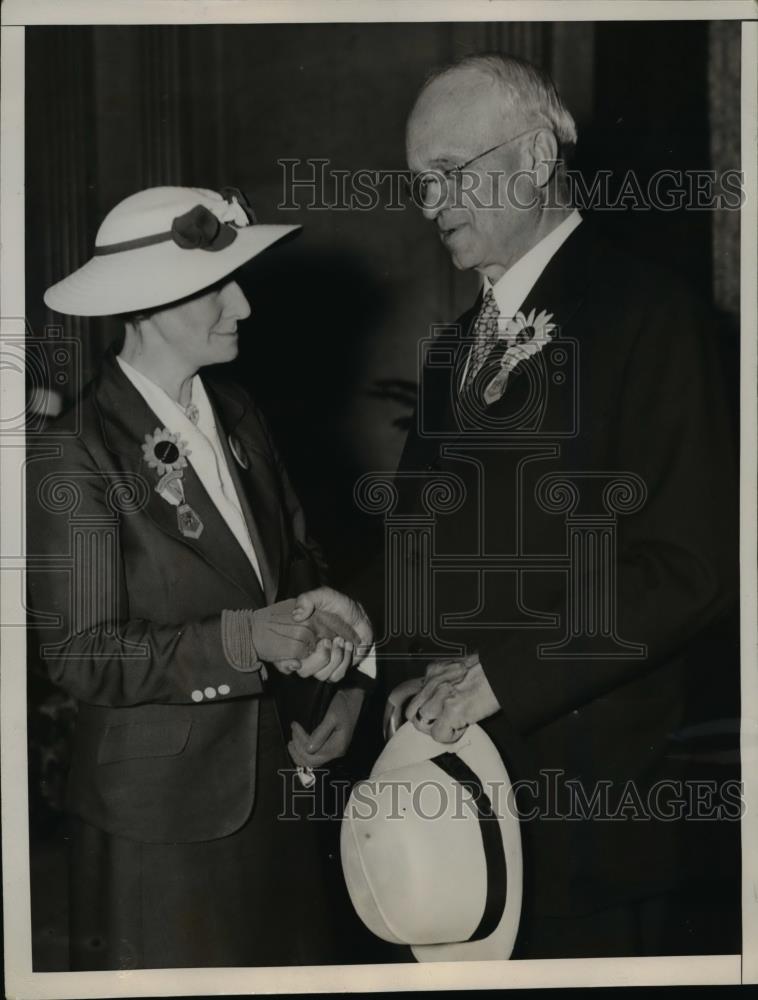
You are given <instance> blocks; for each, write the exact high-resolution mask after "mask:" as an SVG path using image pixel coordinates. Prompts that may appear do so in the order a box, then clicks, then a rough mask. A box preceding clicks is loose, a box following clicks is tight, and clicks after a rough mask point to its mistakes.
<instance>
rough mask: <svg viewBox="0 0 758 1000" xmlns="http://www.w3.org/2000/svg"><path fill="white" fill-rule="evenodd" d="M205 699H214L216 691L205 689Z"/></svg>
mask: <svg viewBox="0 0 758 1000" xmlns="http://www.w3.org/2000/svg"><path fill="white" fill-rule="evenodd" d="M205 697H206V698H215V697H216V689H215V688H210V687H208V688H206V689H205Z"/></svg>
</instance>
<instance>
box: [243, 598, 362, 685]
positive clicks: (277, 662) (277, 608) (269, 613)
mask: <svg viewBox="0 0 758 1000" xmlns="http://www.w3.org/2000/svg"><path fill="white" fill-rule="evenodd" d="M251 628H252V640H253V644H254V646H255V650H256V652H257V654H258V658H259V659H261V660H265V661H266V662H267V663H271V664H272V665H273V666H274V667H275V668H276V669H277V670H279V671H280V672H281V673H283V674H293V673H296V674H297V675H298V676H299V677H315V678H316V679H317V680H320V681H330V682H332V683H336V682H337V681H340V680H342V678H343V677H344V676H345V674H346V673H347V671H348V669H349V668H350V667H351V666H357V664H359V663H360V662H361V660H363V659H364V658H365V657H366V655H367V654H368V653H369V651H370V649H371V646H372V644H373V632H372V629H371V622H370V621H369V619H368V616H367V615H366V612H365V611H364V610H363V608H362V607H361V605H360V604H358V603H357V601H353V600H351V598H349V597H346V596H345V595H344V594H340V593H339V592H338V591H336V590H332V588H331V587H319V588H317V589H316V590H309V591H307V592H306V593H304V594H301V595H300V596H299V597H298V598H297V599H295V600H287V601H280V602H279V603H278V604H270V605H269V606H268V607H265V608H259V609H258V610H257V611H254V612H253V613H252V616H251Z"/></svg>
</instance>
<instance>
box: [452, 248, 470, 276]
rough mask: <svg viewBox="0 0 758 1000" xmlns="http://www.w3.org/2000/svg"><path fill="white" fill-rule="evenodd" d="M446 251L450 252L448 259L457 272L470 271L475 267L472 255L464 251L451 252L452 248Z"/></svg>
mask: <svg viewBox="0 0 758 1000" xmlns="http://www.w3.org/2000/svg"><path fill="white" fill-rule="evenodd" d="M448 249H449V250H450V259H451V261H452V262H453V266H454V267H455V268H457V270H459V271H470V270H471V268H472V267H476V258H475V257H474V254H473V253H471V252H469V253H466V250H465V249H460V250H457V249H456V250H453V249H452V247H450V248H448Z"/></svg>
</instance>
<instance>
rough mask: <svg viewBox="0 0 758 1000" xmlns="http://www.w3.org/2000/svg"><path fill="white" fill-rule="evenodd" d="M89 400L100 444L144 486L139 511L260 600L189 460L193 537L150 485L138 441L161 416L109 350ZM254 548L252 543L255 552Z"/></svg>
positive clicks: (152, 478)
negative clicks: (196, 533)
mask: <svg viewBox="0 0 758 1000" xmlns="http://www.w3.org/2000/svg"><path fill="white" fill-rule="evenodd" d="M95 405H96V407H97V409H98V412H99V414H100V419H101V424H102V431H103V437H104V440H105V444H106V446H107V447H108V448H109V449H110V451H112V452H114V453H115V454H116V455H117V456H118V458H119V462H120V464H121V466H122V467H123V468H124V469H126V470H128V471H131V472H135V473H137V474H138V475H140V476H141V477H142V478H143V479H144V480H145V481H146V482H147V483H148V484H149V486H150V489H149V499H148V502H147V505H146V507H145V508H144V513H145V514H147V516H148V517H149V518H150V519H151V520H152V521H153V522H154V523H155V524H156V526H157V527H158V528H160V530H161V531H163V532H164V533H165V534H166V535H168V536H169V537H171V538H172V539H174V540H175V541H177V542H180V543H181V544H183V545H187V546H188V547H189V548H190V549H192V550H193V551H195V552H196V553H197V554H198V555H199V556H200V557H201V558H202V559H204V560H205V562H206V563H208V565H210V566H212V567H213V568H214V569H215V570H216V572H218V573H219V574H221V576H224V577H226V579H228V580H230V581H231V582H232V583H234V584H235V585H236V586H237V587H239V588H241V589H242V590H243V591H244V592H245V593H247V594H248V595H250V598H251V600H253V601H255V603H256V604H260V602H261V598H262V597H263V595H262V593H261V588H260V584H259V583H258V578H257V577H256V575H255V570H254V569H253V567H252V565H251V564H250V561H249V559H248V558H247V556H246V555H245V553H244V551H243V550H242V548H241V547H240V545H239V543H238V542H237V539H236V538H235V537H234V535H233V534H232V532H231V531H230V529H229V527H228V525H227V523H226V521H225V520H224V519H223V517H222V516H221V514H219V512H218V510H217V508H216V505H215V504H214V503H213V501H212V500H211V498H210V497H209V496H208V493H207V492H206V490H205V487H204V486H203V484H202V482H201V481H200V479H199V478H198V476H197V474H196V473H195V471H194V469H193V468H192V465H191V463H188V464H187V467H186V468H185V469H184V470H183V472H184V475H183V484H184V493H185V498H186V502H187V503H188V504H190V506H191V507H192V508H193V510H194V511H195V513H196V514H197V515H198V517H199V518H200V520H201V521H202V523H203V530H202V532H201V534H200V537H199V538H187V537H185V536H184V535H183V534H182V533H181V531H180V530H179V527H178V525H177V519H176V508H175V507H173V506H172V505H171V504H170V503H168V502H167V501H166V500H164V499H163V498H162V497H161V496H159V494H158V493H156V491H155V489H154V487H155V485H156V483H157V481H158V476H157V473H156V471H155V470H154V469H151V468H150V467H149V466H148V465H147V463H146V462H145V460H144V456H143V453H142V444H143V442H144V440H145V436H146V435H147V434H151V433H152V432H153V431H155V429H156V427H160V426H161V421H160V420H159V419H158V417H157V416H156V415H155V414H154V413H153V411H152V410H151V409H150V407H149V406H148V405H147V403H146V402H145V400H144V399H143V398H142V396H141V395H140V393H139V392H138V391H137V390H136V389H135V387H134V386H133V385H132V383H131V382H130V381H129V379H128V378H127V377H126V375H124V373H123V372H122V371H121V369H120V368H119V365H118V362H117V361H116V358H115V355H114V354H113V353H112V352H109V353H108V355H106V358H105V361H104V363H103V367H102V369H101V373H100V377H99V379H98V383H97V385H96V387H95ZM259 552H260V550H259V549H258V548H257V546H256V554H259ZM259 558H260V555H259Z"/></svg>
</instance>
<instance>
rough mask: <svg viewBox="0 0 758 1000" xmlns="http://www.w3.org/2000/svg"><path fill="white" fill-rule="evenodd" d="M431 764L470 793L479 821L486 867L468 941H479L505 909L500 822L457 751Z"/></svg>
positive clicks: (505, 884) (445, 754)
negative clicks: (477, 914) (481, 909)
mask: <svg viewBox="0 0 758 1000" xmlns="http://www.w3.org/2000/svg"><path fill="white" fill-rule="evenodd" d="M432 764H436V765H437V767H439V768H441V769H442V770H443V771H444V772H445V774H448V775H449V776H450V777H451V778H452V779H453V780H454V781H458V782H459V783H460V784H461V785H463V786H464V788H467V789H468V790H469V791H470V792H471V793H472V794H473V803H472V805H473V807H474V809H475V810H476V818H477V819H478V820H479V832H480V833H481V835H482V846H483V847H484V860H485V864H486V868H487V898H486V900H485V903H484V912H483V913H482V918H481V920H480V921H479V926H478V927H477V928H476V930H475V931H474V933H473V934H472V935H471V937H470V938H469V939H468V940H469V941H481V940H482V938H486V937H489V936H490V934H493V933H494V932H495V930H496V929H497V926H498V924H499V923H500V920H501V919H502V916H503V913H504V912H505V897H506V892H507V888H508V875H507V870H506V864H505V848H504V847H503V837H502V833H501V831H500V823H499V822H497V817H496V815H495V810H494V809H493V808H492V802H491V800H490V797H489V796H488V795H487V793H486V792H485V790H484V788H483V786H482V783H481V781H480V780H479V778H478V776H477V775H476V774H475V773H474V772H473V771H472V770H471V768H470V767H469V766H468V764H467V763H466V762H465V761H464V760H462V759H461V758H460V757H459V756H458V754H455V753H441V754H439V755H438V756H437V757H432ZM493 821H494V822H493Z"/></svg>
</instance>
